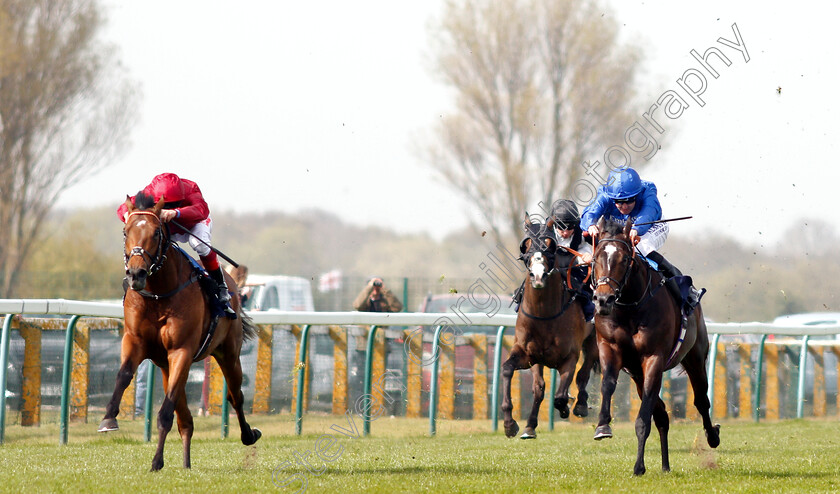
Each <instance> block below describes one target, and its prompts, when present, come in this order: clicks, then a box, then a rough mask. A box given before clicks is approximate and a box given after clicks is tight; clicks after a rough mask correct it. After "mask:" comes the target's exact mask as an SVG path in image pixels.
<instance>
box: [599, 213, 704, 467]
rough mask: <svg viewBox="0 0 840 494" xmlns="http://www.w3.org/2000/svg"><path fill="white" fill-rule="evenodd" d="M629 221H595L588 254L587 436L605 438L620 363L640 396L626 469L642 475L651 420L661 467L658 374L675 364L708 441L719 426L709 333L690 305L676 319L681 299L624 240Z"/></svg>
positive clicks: (662, 413) (662, 411) (662, 414)
mask: <svg viewBox="0 0 840 494" xmlns="http://www.w3.org/2000/svg"><path fill="white" fill-rule="evenodd" d="M632 228H633V222H632V221H627V222H626V223H625V225H624V226H623V227H622V225H621V224H619V223H616V222H612V221H610V222H606V221H605V220H604V219H603V218H601V220H600V221H599V222H598V229H599V231H600V233H599V234H598V235H597V237H596V241H597V243H596V246H595V250H594V253H593V263H594V269H593V282H594V288H595V295H594V297H593V301H594V302H595V328H596V333H597V335H598V350H599V354H600V357H601V376H602V381H601V411H600V414H599V415H598V426H597V427H596V429H595V439H596V440H600V439H604V438H610V437H612V430H611V429H610V426H609V423H610V421H611V420H612V417H611V415H610V402H611V399H612V395H613V392H614V391H615V387H616V381H617V379H618V372H619V371H620V370H622V369H624V371H626V372H627V373H628V374H630V377H631V378H632V379H633V381H634V382H635V383H636V390H637V392H638V393H639V397H640V398H641V400H642V404H641V406H640V408H639V414H638V416H637V417H636V439H637V452H636V464H635V466H634V467H633V474H634V475H643V474H644V473H645V442H646V441H647V438H648V436H649V435H650V429H651V418H653V422H654V423H655V424H656V428H657V430H658V431H659V442H660V447H661V451H662V470H663V471H665V472H668V471H670V469H671V466H670V463H669V460H668V427H669V419H668V411H667V410H666V408H665V403H664V402H663V401H662V399H661V398H660V397H659V391H660V388H661V387H662V374H663V373H664V372H665V371H666V370H668V369H672V368H674V367H676V366H677V365H682V366H683V368H684V369H685V372H686V374H688V378H689V380H690V381H691V387H692V389H693V390H694V406H695V407H696V408H697V410H698V411H699V412H700V416H701V417H702V419H703V429H705V431H706V440H707V441H708V443H709V446H711V447H712V448H716V447H717V446H718V445H719V444H720V425H719V424H715V425H714V426H713V425H712V421H711V417H710V416H709V407H710V404H709V398H708V396H707V394H706V393H707V391H708V388H709V381H708V377H707V375H706V363H707V362H706V361H707V359H708V353H709V337H708V334H707V333H706V323H705V321H704V320H703V311H702V309H701V307H700V305H699V304H698V305H697V306H696V308H695V310H694V311H693V312H692V313H691V314H690V315H689V316H688V318H687V321H686V323H685V324H684V325H683V317H682V312H681V304H678V303H677V302H676V300H675V298H674V296H673V295H672V294H671V293H670V291H669V290H668V289H665V290H662V289H661V288H662V287H663V286H665V279H664V278H663V277H662V275H660V274H659V273H658V272H657V271H656V270H655V269H653V268H652V267H651V266H650V265H649V264H648V263H647V262H646V261H645V260H644V259H643V258H641V257H640V255H638V254H636V249H635V246H634V245H633V244H632V242H631V240H630V230H631V229H632Z"/></svg>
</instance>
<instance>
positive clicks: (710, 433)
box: [681, 345, 720, 448]
mask: <svg viewBox="0 0 840 494" xmlns="http://www.w3.org/2000/svg"><path fill="white" fill-rule="evenodd" d="M699 351H700V350H698V349H697V346H696V345H695V347H694V348H692V349H691V351H690V352H689V353H688V355H686V356H685V358H684V359H683V361H682V362H681V363H682V366H683V368H684V369H685V372H686V374H688V379H689V380H690V381H691V389H692V390H693V391H694V406H695V407H696V408H697V411H698V412H700V417H701V418H702V419H703V429H704V430H705V431H706V440H707V441H708V442H709V446H711V447H712V448H717V447H718V445H719V444H720V424H715V425H712V417H711V416H710V415H709V411H710V409H711V406H712V405H711V403H709V396H708V391H709V379H708V377H706V356H705V354H703V355H702V356H698V355H697V353H699Z"/></svg>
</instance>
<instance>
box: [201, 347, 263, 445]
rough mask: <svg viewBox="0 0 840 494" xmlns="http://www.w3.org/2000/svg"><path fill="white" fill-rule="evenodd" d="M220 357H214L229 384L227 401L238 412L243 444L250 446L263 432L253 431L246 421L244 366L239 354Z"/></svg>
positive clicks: (214, 355) (217, 355)
mask: <svg viewBox="0 0 840 494" xmlns="http://www.w3.org/2000/svg"><path fill="white" fill-rule="evenodd" d="M219 355H220V354H215V353H214V354H213V357H214V358H215V359H216V362H218V363H219V367H221V369H222V373H223V374H224V375H225V381H227V384H228V396H227V400H228V401H229V402H230V404H231V405H232V406H233V409H234V410H236V418H237V419H238V420H239V430H240V432H241V435H240V438H241V440H242V444H244V445H245V446H250V445H252V444H254V443H255V442H257V440H259V438H260V437H262V432H260V430H259V429H257V428H253V429H252V428H251V426H250V425H248V422H247V421H246V420H245V410H244V404H245V396H244V395H243V394H242V365H241V364H240V363H239V354H238V353H235V354H232V353H222V354H221V355H222V357H220V356H219Z"/></svg>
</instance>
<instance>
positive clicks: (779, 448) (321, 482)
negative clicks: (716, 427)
mask: <svg viewBox="0 0 840 494" xmlns="http://www.w3.org/2000/svg"><path fill="white" fill-rule="evenodd" d="M250 420H251V421H252V423H253V425H255V426H256V427H259V428H261V429H262V430H263V433H264V435H263V438H262V439H261V440H260V441H259V442H258V443H257V445H256V446H251V447H246V446H243V445H242V444H241V443H239V441H238V428H237V427H236V425H235V420H234V423H233V424H232V427H233V428H232V433H231V437H230V438H229V439H227V440H221V439H220V438H219V419H218V418H196V434H195V437H194V440H193V447H192V469H191V470H184V469H183V468H181V445H180V440H179V436H178V434H177V431H173V432H172V433H170V436H169V441H168V442H167V449H166V453H165V462H166V465H165V466H164V468H163V470H162V471H160V472H157V473H150V472H149V468H150V466H151V460H152V456H153V454H154V449H155V442H156V439H155V441H153V442H152V443H145V442H143V440H142V438H143V427H142V423H141V422H139V421H135V422H131V421H129V422H123V423H121V427H122V429H121V430H120V431H119V432H115V433H109V434H97V433H96V432H95V430H96V425H97V424H96V423H90V424H73V425H72V426H71V428H70V434H69V437H70V440H69V444H67V445H65V446H60V445H59V444H58V427H57V426H56V425H54V424H51V425H46V426H42V427H38V428H23V427H20V426H8V427H7V429H6V442H5V444H4V445H2V446H0V458H2V466H0V491H2V492H15V493H21V492H73V493H76V492H114V493H117V492H119V493H124V492H132V493H134V492H198V491H201V492H214V493H215V492H295V491H296V490H298V489H299V488H300V487H301V482H300V481H295V482H293V483H292V484H291V485H288V486H286V487H285V488H279V487H278V486H277V485H275V483H273V482H272V472H274V477H275V480H276V481H277V482H280V481H282V480H283V479H286V478H289V477H292V476H295V475H297V476H298V478H302V477H304V476H305V477H306V479H307V482H308V488H307V490H306V491H307V492H311V493H315V492H331V493H332V492H339V493H342V494H344V493H353V492H382V493H392V492H447V493H450V492H451V493H462V492H467V493H469V492H517V493H522V492H643V493H649V492H663V493H676V492H698V493H700V492H702V493H704V494H705V493H710V492H756V493H759V492H760V493H767V492H838V491H840V460H838V458H840V435H838V434H837V431H838V429H840V424H838V423H837V421H836V420H788V421H782V422H775V423H771V422H767V423H761V424H754V423H751V422H739V421H724V422H723V426H722V429H721V446H720V447H719V448H718V449H717V450H710V449H709V448H708V446H707V445H706V443H705V439H704V438H703V433H702V430H701V427H700V424H699V423H692V422H679V423H674V424H672V427H671V434H670V444H671V468H672V471H671V472H670V473H663V472H662V471H661V468H660V467H661V462H660V455H659V439H658V435H657V433H656V432H655V431H654V432H653V433H652V434H651V437H650V439H649V441H648V447H647V455H646V459H647V461H646V464H647V469H648V471H647V474H646V475H644V476H642V477H634V476H633V475H632V470H633V463H634V461H635V451H636V437H635V433H634V430H633V426H632V424H629V423H619V424H615V425H614V427H613V431H614V434H615V437H614V438H613V439H610V440H603V441H600V442H596V441H593V440H592V434H593V427H592V425H591V424H585V425H580V424H568V423H558V424H557V427H556V428H555V430H554V431H552V432H548V431H547V430H545V428H544V426H540V428H538V435H539V437H538V438H537V439H536V440H530V441H523V440H520V439H507V438H505V437H504V435H503V434H502V433H501V432H498V433H495V434H493V433H490V432H489V430H490V425H489V421H448V420H444V421H440V423H439V426H438V434H437V436H436V437H428V420H426V419H404V418H396V419H391V418H386V417H383V418H380V419H378V420H376V421H374V422H373V423H372V424H371V435H370V436H369V437H367V438H365V437H359V438H350V437H346V436H344V435H342V434H341V433H339V432H337V431H335V430H331V426H333V425H335V426H337V427H342V428H344V429H348V428H349V427H350V424H348V421H347V419H346V417H343V416H323V415H320V416H316V415H312V414H310V415H307V416H306V417H305V418H304V424H303V430H304V435H303V436H300V437H297V436H294V433H293V432H294V426H293V422H292V420H291V418H290V417H289V416H288V415H286V416H254V417H251V418H250ZM356 425H357V427H359V431H361V421H359V420H356ZM500 425H501V424H500ZM326 433H330V434H332V435H333V436H335V438H334V442H333V443H332V444H326V443H325V442H324V441H325V440H322V442H321V443H318V438H319V436H322V435H324V434H326ZM316 447H321V449H323V450H324V451H325V453H324V454H327V455H332V456H333V457H334V459H333V461H330V462H325V461H323V460H318V459H315V460H311V464H312V468H313V469H315V470H316V473H318V474H317V475H316V474H315V473H309V472H306V470H305V468H302V467H299V466H298V467H294V468H291V467H288V466H287V467H283V464H284V463H285V462H293V461H294V460H293V459H294V456H295V455H298V456H303V455H305V454H306V452H307V451H314V449H315V448H316ZM315 455H316V454H312V456H310V458H313V457H315ZM321 469H323V472H317V471H318V470H321Z"/></svg>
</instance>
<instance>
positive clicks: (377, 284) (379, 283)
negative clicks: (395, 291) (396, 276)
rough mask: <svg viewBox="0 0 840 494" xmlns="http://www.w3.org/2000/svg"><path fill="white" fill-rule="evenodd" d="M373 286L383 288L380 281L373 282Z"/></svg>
mask: <svg viewBox="0 0 840 494" xmlns="http://www.w3.org/2000/svg"><path fill="white" fill-rule="evenodd" d="M373 286H382V282H381V281H379V280H375V281H374V282H373Z"/></svg>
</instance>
